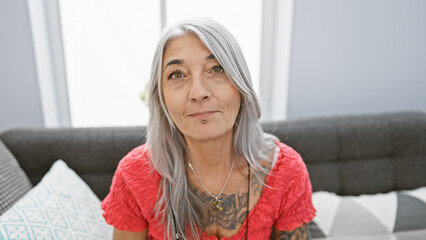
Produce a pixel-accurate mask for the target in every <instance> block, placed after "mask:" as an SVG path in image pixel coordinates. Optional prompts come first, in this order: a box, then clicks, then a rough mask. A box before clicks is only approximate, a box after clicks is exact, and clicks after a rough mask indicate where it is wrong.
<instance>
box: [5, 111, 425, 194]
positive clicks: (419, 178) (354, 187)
mask: <svg viewBox="0 0 426 240" xmlns="http://www.w3.org/2000/svg"><path fill="white" fill-rule="evenodd" d="M262 125H263V127H264V129H265V131H266V132H270V133H272V134H274V135H276V136H277V137H278V138H279V139H280V140H281V141H282V142H284V143H286V144H288V145H290V146H291V147H293V148H294V149H296V150H297V151H298V152H299V153H300V154H301V155H302V157H303V159H304V161H305V162H306V165H307V168H308V171H309V174H310V178H311V182H312V186H313V190H314V191H329V192H334V193H336V194H338V195H360V194H374V193H385V192H389V191H396V190H410V189H415V188H418V187H422V186H426V114H425V113H422V112H400V113H386V114H369V115H357V116H340V117H324V118H315V119H313V118H311V119H299V120H288V121H280V122H265V123H262ZM145 134H146V128H145V127H115V128H75V129H66V128H65V129H13V130H8V131H5V132H3V133H1V134H0V140H1V141H3V143H4V144H5V145H6V146H7V148H8V149H9V150H10V151H11V152H12V153H13V155H14V156H15V157H16V158H17V159H18V161H19V164H20V166H21V167H22V169H23V170H24V172H25V173H26V174H27V176H28V177H29V179H30V181H31V183H32V184H33V185H36V184H37V182H39V181H40V179H41V178H42V177H43V175H44V174H45V173H46V172H47V171H48V169H49V168H50V166H51V165H52V164H53V163H54V162H55V161H56V160H57V159H63V160H64V161H65V162H66V163H67V164H68V165H69V166H70V167H71V168H72V169H74V170H75V171H76V172H77V173H78V174H79V176H80V177H81V178H82V179H83V180H85V181H86V182H87V184H88V185H89V186H90V187H91V188H92V190H93V191H94V192H95V193H96V195H97V196H98V197H99V198H100V199H103V198H104V197H105V196H106V195H107V193H108V192H109V186H110V184H111V179H112V176H113V173H114V170H115V168H116V166H117V164H118V161H119V160H120V159H121V158H122V157H123V156H124V155H125V154H126V153H127V152H128V151H130V150H131V149H132V148H134V147H136V146H138V145H140V144H142V143H144V142H145Z"/></svg>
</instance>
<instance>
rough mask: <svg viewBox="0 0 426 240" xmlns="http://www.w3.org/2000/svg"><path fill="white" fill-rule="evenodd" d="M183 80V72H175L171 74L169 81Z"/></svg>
mask: <svg viewBox="0 0 426 240" xmlns="http://www.w3.org/2000/svg"><path fill="white" fill-rule="evenodd" d="M181 78H183V73H182V72H181V71H174V72H172V73H170V75H169V78H168V79H181Z"/></svg>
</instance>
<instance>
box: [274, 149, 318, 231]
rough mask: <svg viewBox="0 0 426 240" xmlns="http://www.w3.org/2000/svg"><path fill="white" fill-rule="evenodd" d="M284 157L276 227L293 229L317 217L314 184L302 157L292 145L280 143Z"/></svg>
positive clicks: (284, 229) (282, 229)
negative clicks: (313, 196) (281, 190)
mask: <svg viewBox="0 0 426 240" xmlns="http://www.w3.org/2000/svg"><path fill="white" fill-rule="evenodd" d="M280 149H281V153H280V155H281V156H282V157H283V160H282V162H281V163H282V164H283V166H282V168H283V171H280V173H281V174H283V175H282V178H283V179H282V181H281V182H282V184H283V186H284V187H283V196H282V200H281V206H280V210H279V211H280V212H279V217H278V219H277V220H276V221H275V224H274V226H275V228H277V229H278V230H281V231H291V230H294V229H296V228H297V227H300V226H301V225H302V224H303V223H309V222H310V221H311V220H312V219H313V218H314V217H315V212H316V210H315V208H314V206H313V204H312V186H311V182H310V180H309V173H308V171H307V169H306V165H305V163H304V162H303V160H302V157H301V156H300V155H299V154H298V153H297V152H296V151H295V150H294V149H292V148H291V147H288V146H286V145H284V144H280Z"/></svg>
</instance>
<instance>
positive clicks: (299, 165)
mask: <svg viewBox="0 0 426 240" xmlns="http://www.w3.org/2000/svg"><path fill="white" fill-rule="evenodd" d="M276 143H277V147H278V149H279V153H278V158H277V160H276V163H275V164H274V166H273V168H272V169H271V172H272V174H273V175H275V176H277V177H278V178H286V180H287V181H288V180H293V181H297V180H298V179H300V180H302V179H305V176H307V175H309V174H308V171H307V168H306V165H305V163H304V161H303V158H302V156H301V155H300V154H299V153H298V152H297V151H296V150H295V149H293V148H292V147H290V146H288V145H287V144H284V143H282V142H279V141H277V142H276Z"/></svg>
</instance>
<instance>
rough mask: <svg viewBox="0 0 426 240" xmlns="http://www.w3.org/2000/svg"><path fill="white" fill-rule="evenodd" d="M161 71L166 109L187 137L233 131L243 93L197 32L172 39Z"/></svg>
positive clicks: (202, 137) (212, 137) (196, 137)
mask: <svg viewBox="0 0 426 240" xmlns="http://www.w3.org/2000/svg"><path fill="white" fill-rule="evenodd" d="M162 71H163V73H162V79H161V84H162V89H163V97H164V101H165V103H166V106H167V110H168V112H169V115H170V117H171V119H172V120H173V122H174V123H175V124H176V126H177V128H178V129H179V130H180V131H181V132H182V133H183V135H184V136H185V138H186V139H188V138H190V139H193V140H209V139H214V138H217V137H221V136H224V135H225V134H232V129H233V126H234V123H235V119H236V118H237V115H238V111H239V109H240V103H241V97H240V93H239V92H238V90H237V89H236V88H235V87H234V85H233V84H232V83H231V81H230V80H229V78H228V76H227V75H226V73H225V71H224V70H223V68H222V66H221V65H220V64H219V62H218V61H217V60H216V58H215V57H214V56H213V54H212V53H211V52H210V51H209V50H208V49H207V48H206V47H205V46H204V45H203V44H202V43H201V41H200V40H199V39H198V37H197V36H195V35H193V34H186V35H184V36H181V37H178V38H175V39H173V40H171V41H170V42H169V44H168V45H167V47H166V49H165V50H164V53H163V63H162Z"/></svg>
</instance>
